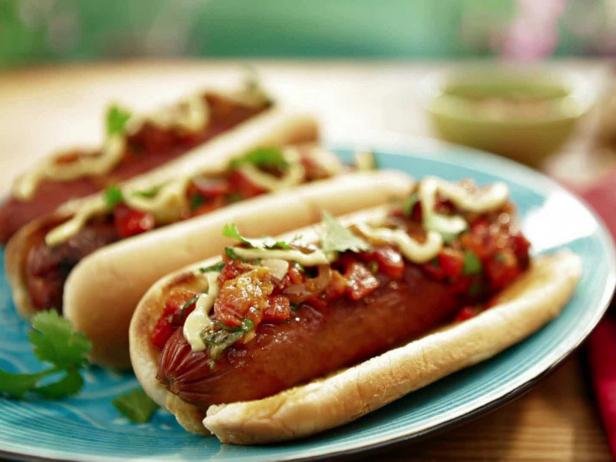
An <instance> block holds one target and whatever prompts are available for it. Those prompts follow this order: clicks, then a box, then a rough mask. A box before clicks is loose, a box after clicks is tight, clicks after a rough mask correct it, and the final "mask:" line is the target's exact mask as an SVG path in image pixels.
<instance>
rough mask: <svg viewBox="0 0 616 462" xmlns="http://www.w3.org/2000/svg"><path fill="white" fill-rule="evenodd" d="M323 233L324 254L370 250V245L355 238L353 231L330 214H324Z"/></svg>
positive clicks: (322, 247)
mask: <svg viewBox="0 0 616 462" xmlns="http://www.w3.org/2000/svg"><path fill="white" fill-rule="evenodd" d="M322 225H323V233H322V235H321V249H322V250H323V252H325V253H328V252H346V251H347V250H350V251H352V252H362V251H364V250H368V249H369V248H370V245H369V244H368V243H367V242H366V241H364V240H363V239H362V238H360V237H357V236H355V235H354V234H353V233H352V232H351V230H349V229H348V228H345V227H344V226H343V225H342V224H341V223H340V222H339V221H338V220H336V219H335V218H334V217H332V216H331V215H330V214H329V213H327V212H323V224H322Z"/></svg>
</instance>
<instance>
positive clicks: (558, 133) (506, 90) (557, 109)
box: [428, 70, 589, 166]
mask: <svg viewBox="0 0 616 462" xmlns="http://www.w3.org/2000/svg"><path fill="white" fill-rule="evenodd" d="M433 93H434V94H433V96H432V99H431V101H430V103H429V106H428V113H429V114H430V117H431V119H432V123H433V125H434V128H435V129H436V131H437V132H438V134H439V135H440V136H441V137H443V138H445V139H446V140H448V141H451V142H454V143H459V144H465V145H468V146H473V147H477V148H480V149H484V150H488V151H492V152H496V153H500V154H504V155H506V156H509V157H512V158H514V159H517V160H519V161H521V162H524V163H526V164H530V165H535V166H536V165H539V164H540V163H541V161H542V160H543V159H544V158H545V157H546V156H547V155H549V154H550V153H552V152H554V151H555V150H557V149H558V148H559V147H560V146H561V145H562V144H563V143H564V142H565V141H566V140H567V138H568V137H569V135H570V134H571V133H572V132H573V130H574V128H575V125H576V124H577V121H578V120H579V118H580V117H581V116H582V115H583V114H584V113H585V112H586V111H587V110H588V108H589V102H588V98H587V97H585V95H584V94H582V92H580V87H579V86H576V82H575V81H574V80H572V79H570V78H569V79H566V78H564V77H561V76H557V75H555V74H549V73H547V72H543V73H538V72H533V73H530V72H529V73H522V72H519V71H515V70H511V71H510V72H505V71H499V72H496V71H484V72H474V73H464V74H462V73H460V74H457V75H456V74H454V75H450V76H448V77H446V78H445V79H444V80H443V81H442V82H441V83H440V85H438V87H437V90H436V91H435V92H433Z"/></svg>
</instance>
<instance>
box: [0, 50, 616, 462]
mask: <svg viewBox="0 0 616 462" xmlns="http://www.w3.org/2000/svg"><path fill="white" fill-rule="evenodd" d="M557 66H561V67H562V68H563V69H566V70H571V69H573V70H581V71H583V72H584V75H585V76H586V77H587V78H588V79H589V81H590V82H592V86H593V88H596V89H600V88H601V87H602V86H604V84H605V82H606V75H607V67H606V66H605V65H603V64H602V63H599V62H596V61H586V62H584V61H576V62H565V63H559V64H558V65H557ZM256 67H257V69H258V70H259V71H260V73H261V75H262V77H263V79H264V81H265V83H266V85H267V86H268V87H269V88H271V90H272V91H273V92H274V93H276V94H277V95H279V97H280V99H281V100H282V101H285V102H286V103H288V104H289V105H291V106H295V107H297V108H301V109H303V110H306V111H308V112H312V113H314V114H316V115H317V116H318V117H319V118H320V119H321V121H322V122H323V125H324V132H325V136H326V137H327V138H329V139H341V138H350V137H353V136H354V135H355V134H357V133H365V132H367V131H372V130H388V131H398V132H402V133H406V134H412V135H426V134H429V133H430V129H429V127H428V124H427V121H426V120H425V117H424V114H423V107H422V104H423V102H422V94H421V82H422V80H423V79H424V78H426V76H428V75H429V74H430V73H431V72H434V71H439V70H442V69H443V68H447V67H449V66H448V65H446V64H426V63H395V62H361V63H356V62H355V63H354V62H312V63H310V62H280V61H278V62H262V61H260V62H257V63H256ZM238 69H241V67H240V66H239V65H238V64H237V62H224V61H223V62H221V61H217V62H211V61H208V62H203V61H201V62H186V61H182V62H128V63H115V64H96V65H88V66H69V67H62V68H33V69H26V70H19V71H10V72H5V73H4V74H0V153H1V154H0V172H2V173H3V177H4V178H7V179H8V178H12V177H14V176H15V175H16V174H17V173H18V172H20V171H22V169H23V167H24V166H25V165H26V164H28V163H31V162H33V161H34V160H36V159H37V158H39V157H40V156H43V155H46V154H48V153H49V152H50V151H51V150H53V149H54V148H62V147H66V146H71V145H82V144H91V143H96V142H97V141H98V140H99V137H100V134H101V132H102V130H101V127H102V119H101V115H102V113H103V109H104V107H105V106H106V105H107V104H108V103H109V102H110V101H118V102H122V103H125V104H126V105H127V106H128V107H132V108H134V109H135V110H139V111H141V110H147V109H151V108H155V107H157V106H158V105H159V104H161V103H163V102H165V101H172V100H173V99H174V98H176V97H179V96H182V95H186V94H188V93H190V92H191V91H193V90H196V89H198V88H200V87H202V86H205V85H211V84H213V85H220V86H226V85H230V84H232V83H233V82H235V81H237V80H238V72H237V70H238ZM587 130H588V126H586V127H583V128H582V129H581V133H582V135H580V136H578V137H577V138H576V139H574V141H572V143H571V144H569V146H568V147H567V148H566V149H564V150H563V152H561V153H559V154H558V155H557V156H555V157H554V158H552V159H551V161H550V162H549V163H548V164H547V165H548V169H549V171H550V173H552V174H557V175H560V176H561V177H564V178H566V179H568V180H570V181H577V182H579V181H589V180H591V179H592V178H594V177H596V176H597V175H599V174H600V173H601V172H602V171H603V170H604V169H605V168H606V166H607V165H611V164H613V163H614V159H613V158H611V157H607V158H597V157H589V156H588V155H587V153H586V151H585V150H584V146H585V141H584V136H583V134H584V133H585V132H587ZM574 173H575V174H574ZM9 186H10V182H9V181H5V182H3V184H2V185H0V189H1V191H0V192H6V191H7V189H8V187H9ZM372 458H373V457H369V458H367V459H366V460H372ZM378 460H388V461H407V460H520V461H522V460H528V461H530V460H532V461H544V460H545V461H554V460H586V461H603V460H605V461H607V460H611V457H610V455H609V450H608V446H607V442H606V438H605V435H604V433H603V431H602V429H601V426H600V421H599V418H598V415H597V412H596V411H595V408H594V406H593V402H592V396H591V392H590V388H589V383H588V380H587V379H586V374H585V373H584V371H583V352H578V353H576V354H574V355H573V356H572V357H571V358H569V359H568V360H567V361H566V362H565V363H564V364H563V365H562V366H561V367H560V368H559V369H558V370H557V371H555V372H554V373H553V374H552V375H551V376H549V377H548V378H546V379H545V380H543V381H542V382H541V383H540V384H539V385H538V386H536V387H535V388H534V389H533V390H532V391H530V392H529V393H527V394H526V395H525V396H523V397H522V398H520V399H518V400H516V401H514V402H512V403H510V404H508V405H506V406H504V407H502V408H501V409H499V410H497V411H494V412H492V413H490V414H488V415H485V416H482V417H480V418H478V419H476V420H474V421H472V422H468V423H464V424H462V425H461V426H459V427H457V428H454V429H451V430H448V431H445V432H443V433H440V434H438V435H435V436H433V437H430V438H429V439H426V440H424V441H421V442H418V443H413V444H407V445H404V446H401V447H397V448H395V449H394V450H391V451H387V452H384V453H382V454H379V455H378Z"/></svg>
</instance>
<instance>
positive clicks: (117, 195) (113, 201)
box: [103, 185, 124, 209]
mask: <svg viewBox="0 0 616 462" xmlns="http://www.w3.org/2000/svg"><path fill="white" fill-rule="evenodd" d="M103 198H104V199H105V204H107V207H109V208H110V209H114V208H115V206H116V205H118V204H119V203H121V202H123V201H124V193H123V192H122V190H121V189H120V188H118V187H117V186H115V185H111V186H107V188H106V189H105V192H103Z"/></svg>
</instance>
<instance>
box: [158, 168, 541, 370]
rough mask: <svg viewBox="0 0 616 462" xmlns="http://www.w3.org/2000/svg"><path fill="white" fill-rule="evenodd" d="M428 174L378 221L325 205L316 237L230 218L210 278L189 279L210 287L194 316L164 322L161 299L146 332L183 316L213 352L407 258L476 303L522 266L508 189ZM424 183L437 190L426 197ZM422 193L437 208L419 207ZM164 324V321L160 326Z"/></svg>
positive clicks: (400, 269)
mask: <svg viewBox="0 0 616 462" xmlns="http://www.w3.org/2000/svg"><path fill="white" fill-rule="evenodd" d="M434 180H435V179H433V178H428V179H427V180H424V181H427V182H428V185H429V186H430V187H429V188H426V187H425V186H423V185H424V183H423V182H422V183H420V184H419V186H418V188H417V191H416V194H418V196H419V197H417V199H416V200H414V201H413V203H412V204H410V205H409V204H408V203H405V204H404V205H403V206H395V207H393V208H392V209H391V210H390V211H389V212H388V213H387V214H384V215H383V217H382V218H381V219H380V220H378V222H373V223H355V224H351V225H350V226H344V225H343V224H342V223H340V222H339V221H337V220H336V219H334V218H333V217H331V216H330V215H328V214H324V221H323V225H322V232H321V234H320V239H319V242H318V244H306V243H303V242H301V239H300V238H298V239H294V240H293V241H291V242H285V241H279V240H276V239H274V238H270V237H266V238H262V239H248V238H246V237H244V236H242V235H241V234H240V233H239V231H238V229H237V227H236V226H234V225H227V226H226V227H225V230H224V235H225V236H227V237H231V238H234V239H236V240H237V241H238V244H237V245H235V246H231V247H227V249H226V251H225V256H224V257H223V259H222V261H221V262H219V263H216V264H215V265H213V266H212V267H209V268H202V269H200V270H198V271H197V272H196V273H195V277H196V278H197V279H200V278H203V277H204V275H206V276H205V277H206V278H207V280H208V287H214V289H208V291H207V292H203V291H201V290H200V289H199V288H197V287H193V288H192V289H191V290H193V292H192V294H193V296H197V297H198V300H201V297H206V296H207V297H208V298H207V300H208V304H204V305H203V306H202V308H199V307H197V308H194V310H195V311H193V312H192V313H194V314H190V315H188V319H189V320H191V317H194V319H195V321H194V322H193V321H192V320H191V322H190V323H189V322H188V321H187V322H186V323H184V324H182V322H181V319H180V321H179V323H177V324H173V323H171V324H169V322H168V317H169V314H168V313H167V308H166V309H165V313H167V314H164V315H163V317H162V318H161V320H159V324H158V325H157V327H156V329H155V331H154V334H153V336H152V342H153V343H154V345H156V346H158V347H159V348H161V349H162V347H161V346H160V345H163V346H164V345H165V342H166V340H167V339H168V338H169V337H170V336H171V334H172V333H173V332H174V330H175V329H177V328H179V327H180V326H182V327H183V334H184V337H185V339H186V340H187V341H188V343H189V344H190V346H191V348H192V350H193V351H204V350H206V351H207V352H208V355H209V358H210V361H215V360H216V359H217V358H218V357H219V356H220V354H222V353H223V352H224V351H225V349H226V348H228V347H230V346H232V345H235V344H236V343H238V342H239V343H247V342H250V341H251V340H252V339H253V338H254V337H255V336H257V335H258V331H257V330H258V327H259V325H260V324H262V323H274V324H275V323H279V322H290V321H291V320H292V318H293V311H294V310H295V309H297V308H298V307H300V306H302V305H309V306H311V307H313V308H315V309H317V310H321V309H326V307H327V306H328V304H330V303H331V302H333V301H335V300H337V299H340V298H342V297H346V298H347V299H348V300H351V301H353V302H359V301H362V300H364V299H366V298H367V297H369V296H370V294H372V293H373V292H374V291H375V290H377V289H378V288H379V287H383V286H385V285H388V284H395V281H400V280H401V279H402V278H403V277H404V274H405V267H406V266H408V265H414V266H415V267H417V268H418V269H419V270H420V271H422V272H423V274H424V275H426V276H427V277H429V278H431V279H434V280H437V281H441V282H443V283H444V284H446V286H447V289H445V290H451V291H452V292H453V293H454V294H455V295H456V297H458V298H459V300H460V303H461V305H460V306H461V307H463V308H461V312H460V314H459V315H458V316H457V317H456V319H457V320H464V319H467V318H468V317H471V316H472V315H474V314H476V313H478V312H480V311H481V309H482V306H483V305H484V304H485V303H486V302H488V301H489V298H490V297H491V296H493V295H494V294H495V293H496V292H497V291H499V290H501V289H503V288H504V287H506V286H507V285H508V284H510V283H511V282H512V281H513V280H514V279H515V278H516V277H517V276H518V275H519V274H520V273H521V272H522V271H524V269H525V268H526V267H527V266H528V263H529V257H528V248H529V243H528V241H527V240H526V239H525V238H524V236H523V235H522V234H521V233H520V232H519V230H518V229H517V227H516V226H515V224H514V223H513V220H512V217H511V215H512V212H513V209H512V206H511V204H510V203H509V202H507V200H506V196H505V200H504V201H503V200H502V186H500V185H497V186H495V188H496V192H494V191H493V190H492V189H491V187H489V188H483V189H481V190H480V189H478V188H476V187H475V186H474V185H473V184H471V183H468V182H467V183H459V184H457V185H453V186H452V185H451V184H449V183H447V182H445V181H444V180H436V181H434ZM435 184H436V186H437V187H436V191H434V189H433V185H435ZM422 186H423V188H422ZM422 191H423V193H422ZM425 191H428V192H429V193H430V194H433V196H432V197H428V200H426V197H425ZM442 191H445V193H442ZM505 191H506V189H505ZM452 197H454V198H455V202H454V200H453V199H452ZM486 197H487V198H490V200H488V199H485V198H486ZM470 198H476V199H477V201H473V200H471V199H470ZM495 198H497V199H498V200H496V199H495ZM482 201H483V205H482V206H481V207H479V206H478V205H477V202H482ZM426 203H428V204H433V209H432V210H427V209H425V204H426ZM469 204H471V205H469ZM466 205H469V206H468V207H466ZM469 209H470V210H469ZM478 210H481V212H478ZM435 214H438V215H439V216H442V217H443V220H445V221H447V220H450V219H452V218H456V219H460V220H462V221H463V222H464V227H463V228H462V230H461V231H459V232H458V233H456V234H455V235H453V236H451V235H449V233H451V229H447V230H445V231H444V232H443V234H441V233H439V232H438V231H436V230H432V229H427V225H426V223H427V222H428V223H429V220H427V218H426V217H430V216H431V215H435ZM214 279H215V280H216V282H215V283H213V282H211V281H214ZM212 290H213V292H214V293H216V295H215V296H214V297H213V299H212V296H210V293H212ZM210 302H211V303H212V304H211V305H210ZM375 309H378V307H375ZM197 310H199V311H197ZM350 315H352V314H350ZM205 318H207V319H208V320H207V321H206V320H205ZM197 319H198V320H199V321H196V320H197ZM176 320H177V319H176ZM161 326H166V327H168V329H167V330H166V331H164V333H161V332H163V330H164V329H163V327H161ZM212 364H214V363H212Z"/></svg>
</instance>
